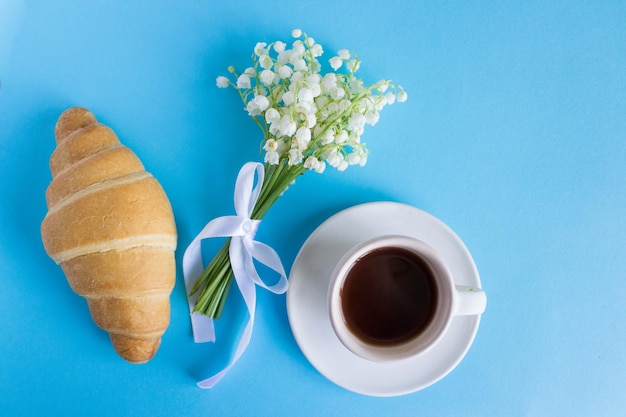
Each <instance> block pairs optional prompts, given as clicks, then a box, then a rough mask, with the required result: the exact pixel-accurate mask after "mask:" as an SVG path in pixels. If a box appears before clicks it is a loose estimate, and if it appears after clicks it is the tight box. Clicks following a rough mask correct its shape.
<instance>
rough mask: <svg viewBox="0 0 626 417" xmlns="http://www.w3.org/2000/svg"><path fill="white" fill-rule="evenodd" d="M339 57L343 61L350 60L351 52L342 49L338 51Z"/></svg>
mask: <svg viewBox="0 0 626 417" xmlns="http://www.w3.org/2000/svg"><path fill="white" fill-rule="evenodd" d="M337 55H338V56H339V58H341V59H350V51H348V50H347V49H340V50H339V51H337Z"/></svg>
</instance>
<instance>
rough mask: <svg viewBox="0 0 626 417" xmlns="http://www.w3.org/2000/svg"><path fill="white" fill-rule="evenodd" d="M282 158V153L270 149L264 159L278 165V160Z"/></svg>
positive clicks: (268, 162)
mask: <svg viewBox="0 0 626 417" xmlns="http://www.w3.org/2000/svg"><path fill="white" fill-rule="evenodd" d="M279 160H280V155H278V152H276V151H270V152H266V153H265V158H264V161H263V162H265V163H267V164H270V165H278V161H279Z"/></svg>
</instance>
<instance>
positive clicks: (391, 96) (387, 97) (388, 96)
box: [385, 91, 396, 104]
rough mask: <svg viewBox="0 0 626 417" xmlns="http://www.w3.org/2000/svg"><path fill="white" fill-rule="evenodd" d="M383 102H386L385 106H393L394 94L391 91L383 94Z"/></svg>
mask: <svg viewBox="0 0 626 417" xmlns="http://www.w3.org/2000/svg"><path fill="white" fill-rule="evenodd" d="M385 100H386V101H387V104H393V103H395V102H396V94H395V93H394V92H393V91H390V92H388V93H387V94H385Z"/></svg>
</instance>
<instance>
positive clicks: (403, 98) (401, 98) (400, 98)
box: [397, 91, 409, 103]
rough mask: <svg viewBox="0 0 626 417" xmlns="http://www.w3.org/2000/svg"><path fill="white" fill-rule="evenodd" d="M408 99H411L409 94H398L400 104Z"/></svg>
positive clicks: (402, 92) (401, 92)
mask: <svg viewBox="0 0 626 417" xmlns="http://www.w3.org/2000/svg"><path fill="white" fill-rule="evenodd" d="M407 98H409V96H408V95H407V93H406V92H405V91H400V92H399V93H398V96H397V99H398V102H399V103H404V102H405V101H406V100H407Z"/></svg>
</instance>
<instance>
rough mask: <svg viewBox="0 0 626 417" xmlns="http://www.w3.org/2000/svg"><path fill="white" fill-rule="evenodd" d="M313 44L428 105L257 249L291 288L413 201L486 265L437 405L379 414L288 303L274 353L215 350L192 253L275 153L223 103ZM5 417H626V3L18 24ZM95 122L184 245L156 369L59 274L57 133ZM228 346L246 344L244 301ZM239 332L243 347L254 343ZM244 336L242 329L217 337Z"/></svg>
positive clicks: (423, 403) (369, 4) (88, 13)
mask: <svg viewBox="0 0 626 417" xmlns="http://www.w3.org/2000/svg"><path fill="white" fill-rule="evenodd" d="M294 28H301V29H303V30H304V31H306V32H307V33H308V34H309V35H310V36H312V37H314V38H315V39H316V41H318V42H320V43H321V44H322V45H324V48H325V50H326V54H325V55H324V56H325V57H326V58H330V57H331V56H332V55H333V54H335V53H336V52H337V51H338V50H340V49H343V48H347V49H350V50H353V51H355V52H357V53H358V54H359V56H360V58H361V60H362V61H363V64H362V67H361V70H360V73H361V77H363V78H364V79H365V80H366V81H368V82H369V83H373V82H376V81H378V80H379V79H382V78H390V79H392V80H393V81H394V82H397V83H399V84H401V85H402V86H403V87H404V88H405V89H406V91H407V92H408V93H409V100H408V101H407V102H406V103H403V104H395V105H393V106H391V107H388V108H385V109H384V110H383V112H382V113H381V120H380V122H379V124H378V125H376V126H375V127H369V128H368V129H366V132H365V134H364V135H363V140H364V141H365V142H366V143H367V144H368V147H369V149H370V152H371V153H370V158H369V161H368V163H367V165H366V166H365V167H362V168H359V167H351V168H350V169H348V170H347V171H346V172H343V173H338V172H334V171H333V170H332V169H329V170H327V172H325V173H324V174H323V175H318V174H315V173H307V174H306V175H305V176H303V177H302V178H301V179H299V180H298V182H297V185H296V186H295V187H293V188H292V189H290V190H289V191H288V192H287V193H286V194H285V195H284V196H283V197H282V198H281V200H280V201H279V202H278V203H277V204H276V205H275V206H274V207H273V208H272V210H271V211H270V214H268V216H267V217H266V218H265V219H264V221H263V223H262V224H261V227H260V229H259V232H258V234H257V238H258V240H260V241H262V242H265V243H267V244H269V245H271V246H272V247H273V248H274V249H276V251H277V252H278V253H279V254H280V256H281V258H282V260H283V263H284V264H285V267H286V268H287V270H289V268H290V266H291V264H292V263H293V261H294V259H295V256H296V254H297V252H298V250H299V248H300V247H301V246H302V244H303V243H304V241H305V240H306V238H307V236H308V235H309V234H310V233H311V232H312V231H313V230H314V229H315V228H316V227H317V226H318V225H319V224H320V223H321V222H323V221H324V220H325V219H326V218H328V217H329V216H331V215H332V214H334V213H336V212H337V211H339V210H341V209H344V208H347V207H350V206H352V205H355V204H359V203H364V202H369V201H380V200H391V201H399V202H403V203H407V204H411V205H414V206H416V207H419V208H421V209H423V210H425V211H428V212H430V213H431V214H433V215H435V216H437V217H439V218H440V219H441V220H443V221H444V222H446V223H447V224H448V225H449V226H450V227H452V228H453V229H454V230H455V231H456V233H457V234H458V235H459V236H460V237H461V238H462V239H463V240H464V242H465V243H466V245H467V246H468V248H469V250H470V252H471V253H472V255H473V257H474V260H475V261H476V264H477V267H478V270H479V272H480V275H481V280H482V285H483V287H484V288H485V290H486V292H487V296H488V305H487V311H486V313H485V314H484V316H483V318H482V320H481V324H480V328H479V330H478V334H477V337H476V340H475V342H474V344H473V345H472V347H471V349H470V351H469V352H468V354H467V356H466V357H465V358H464V360H463V361H462V362H461V364H460V365H459V366H458V367H457V368H456V369H455V370H454V371H452V373H451V374H449V375H448V376H446V377H445V378H444V379H443V380H441V381H439V382H437V383H436V384H434V385H433V386H431V387H428V388H426V389H425V390H423V391H420V392H417V393H413V394H410V395H406V396H401V397H395V398H373V397H366V396H362V395H358V394H355V393H352V392H349V391H346V390H344V389H342V388H339V387H337V386H336V385H334V384H333V383H331V382H329V381H328V380H326V379H325V378H324V377H323V376H322V375H320V374H319V373H318V372H317V371H316V370H315V369H314V368H313V367H312V366H311V365H310V364H309V363H308V362H307V360H306V359H305V357H304V356H303V355H302V353H301V352H300V350H299V348H298V346H297V344H296V342H295V340H294V338H293V336H292V335H291V331H290V328H289V323H288V320H287V312H286V307H285V296H284V295H283V296H276V295H273V294H270V293H266V292H264V291H262V290H258V292H257V294H258V303H257V320H256V323H255V327H254V333H253V336H252V341H251V344H250V346H249V348H248V350H247V351H246V353H245V354H244V355H243V357H242V358H241V359H240V361H239V362H238V363H237V365H236V366H235V367H234V368H233V369H232V371H231V372H230V373H229V374H228V375H227V376H226V377H225V378H224V380H223V381H222V382H220V384H219V385H218V386H217V387H215V388H214V389H212V390H209V391H207V390H201V389H199V388H197V387H196V385H195V383H196V382H197V381H198V380H200V379H202V378H205V377H207V376H208V375H209V374H210V373H211V372H212V371H213V370H215V369H216V368H219V363H218V362H219V361H222V363H224V362H226V361H227V360H228V354H229V353H228V352H229V349H232V346H210V345H195V344H194V343H193V339H192V336H191V328H190V323H189V320H188V310H187V304H186V299H185V290H184V285H183V279H182V275H181V272H180V262H181V259H182V252H183V250H184V248H185V247H186V245H188V244H189V242H190V241H191V240H192V239H193V237H194V236H195V234H197V233H198V232H199V231H200V229H201V228H202V227H203V226H204V224H206V222H208V221H209V220H210V219H212V218H214V217H216V216H221V215H228V214H233V213H234V209H233V206H232V204H233V203H232V194H233V187H234V182H235V179H236V175H237V172H238V171H239V168H240V167H241V166H242V165H243V164H244V163H245V162H247V161H257V160H260V158H261V156H260V155H259V142H260V140H261V139H262V138H261V132H260V130H259V129H258V128H257V126H256V125H255V124H254V123H253V122H252V120H250V119H249V117H248V116H247V114H246V112H245V111H243V110H242V104H241V102H240V101H239V98H238V97H237V94H236V93H235V91H234V90H221V89H218V88H217V87H216V86H215V78H216V77H217V76H218V75H222V74H226V68H227V67H228V66H229V65H234V66H235V67H237V68H245V67H246V66H248V65H249V62H250V54H251V53H252V48H253V47H254V45H255V44H256V42H259V41H265V42H268V43H269V42H272V41H274V40H278V39H281V40H285V41H287V40H289V37H290V34H291V30H292V29H294ZM0 83H1V90H0V178H1V179H0V201H1V202H0V277H1V278H0V280H1V281H0V282H2V289H1V291H0V306H1V307H0V308H1V311H2V314H1V315H0V335H1V337H0V410H2V413H3V415H8V416H9V415H10V416H33V415H44V414H46V415H65V416H85V415H97V416H122V415H152V416H172V415H186V416H196V415H198V416H199V415H237V416H250V415H271V416H281V415H285V416H287V415H289V416H291V415H299V416H306V415H311V416H323V415H359V416H380V415H399V416H400V415H437V416H459V415H462V416H489V415H506V416H553V415H576V416H615V415H621V414H622V413H623V410H624V409H626V395H625V394H624V391H623V386H624V375H626V360H625V359H624V350H625V349H626V324H625V323H626V320H624V318H625V317H624V312H625V311H626V301H625V300H626V275H625V272H624V271H626V238H625V236H626V179H625V178H626V117H625V115H626V4H624V3H620V2H611V1H607V2H583V1H578V2H559V1H557V2H536V1H530V2H523V3H520V2H409V1H387V2H384V3H380V2H373V1H359V2H356V1H346V2H334V1H316V2H293V1H283V0H281V1H276V2H271V3H268V2H249V1H241V2H215V1H208V0H204V1H184V2H180V1H156V2H155V1H152V2H149V1H133V2H128V1H120V0H111V1H108V2H85V1H80V2H79V1H69V0H59V1H54V2H40V1H25V0H24V1H22V0H3V1H2V2H1V3H0ZM75 105H78V106H84V107H87V108H89V109H90V110H92V111H93V112H94V114H95V115H96V116H97V117H98V119H99V120H100V121H102V122H103V123H105V124H108V125H109V126H111V127H112V128H113V129H114V130H115V131H116V133H117V134H118V136H119V137H120V139H121V140H122V142H123V143H125V144H126V145H127V146H129V147H131V148H132V149H133V150H134V151H135V152H136V153H137V154H138V155H139V157H140V158H141V159H142V161H143V163H144V164H145V166H146V168H147V169H148V170H149V171H150V172H151V173H153V174H154V176H155V177H157V178H158V179H159V180H160V182H161V183H162V185H163V187H164V189H165V191H166V192H167V193H168V195H169V197H170V200H171V202H172V206H173V208H174V213H175V216H176V222H177V227H178V231H179V241H178V243H179V250H178V251H177V254H176V259H177V266H178V269H179V273H178V276H177V282H176V286H175V288H174V290H173V292H172V296H171V302H172V314H171V325H170V327H169V328H168V330H167V332H166V333H165V336H164V338H163V342H162V346H161V348H160V350H159V352H158V353H157V355H156V357H155V358H154V359H153V360H152V361H151V362H149V363H148V364H145V365H130V364H128V363H126V362H124V361H123V360H122V359H121V358H119V357H118V356H117V355H116V354H115V352H114V350H113V348H112V347H111V345H110V343H109V340H108V336H107V334H106V333H105V332H103V331H102V330H100V329H98V328H96V327H95V325H94V324H93V323H92V321H91V317H90V316H89V313H88V310H87V305H86V303H85V302H84V300H83V299H82V298H80V297H79V296H78V295H76V294H74V293H73V292H72V291H71V289H70V288H69V285H68V284H67V282H66V280H65V278H64V276H63V273H62V271H61V269H60V268H59V267H57V266H56V265H55V264H54V262H53V261H52V260H50V259H49V258H48V257H47V255H46V254H45V252H44V249H43V245H42V243H41V238H40V234H39V226H40V223H41V221H42V220H43V218H44V216H45V214H46V205H45V199H44V195H45V189H46V187H47V186H48V184H49V182H50V179H51V176H50V171H49V168H48V159H49V156H50V154H51V153H52V151H53V150H54V146H55V144H54V134H53V132H54V124H55V122H56V119H57V118H58V116H59V115H60V114H61V112H62V111H63V110H65V109H66V108H68V107H71V106H75ZM231 304H232V305H231V312H230V313H229V314H230V315H228V316H226V319H225V321H224V323H227V324H229V326H226V325H224V327H228V328H225V329H223V330H222V331H223V333H224V334H230V333H237V326H238V325H237V323H239V322H241V321H242V320H245V317H243V318H242V315H241V313H238V310H237V308H238V307H241V302H240V300H238V299H237V298H236V297H235V298H233V301H232V302H231ZM230 323H233V324H232V326H230ZM219 331H220V330H219V329H218V332H219Z"/></svg>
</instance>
